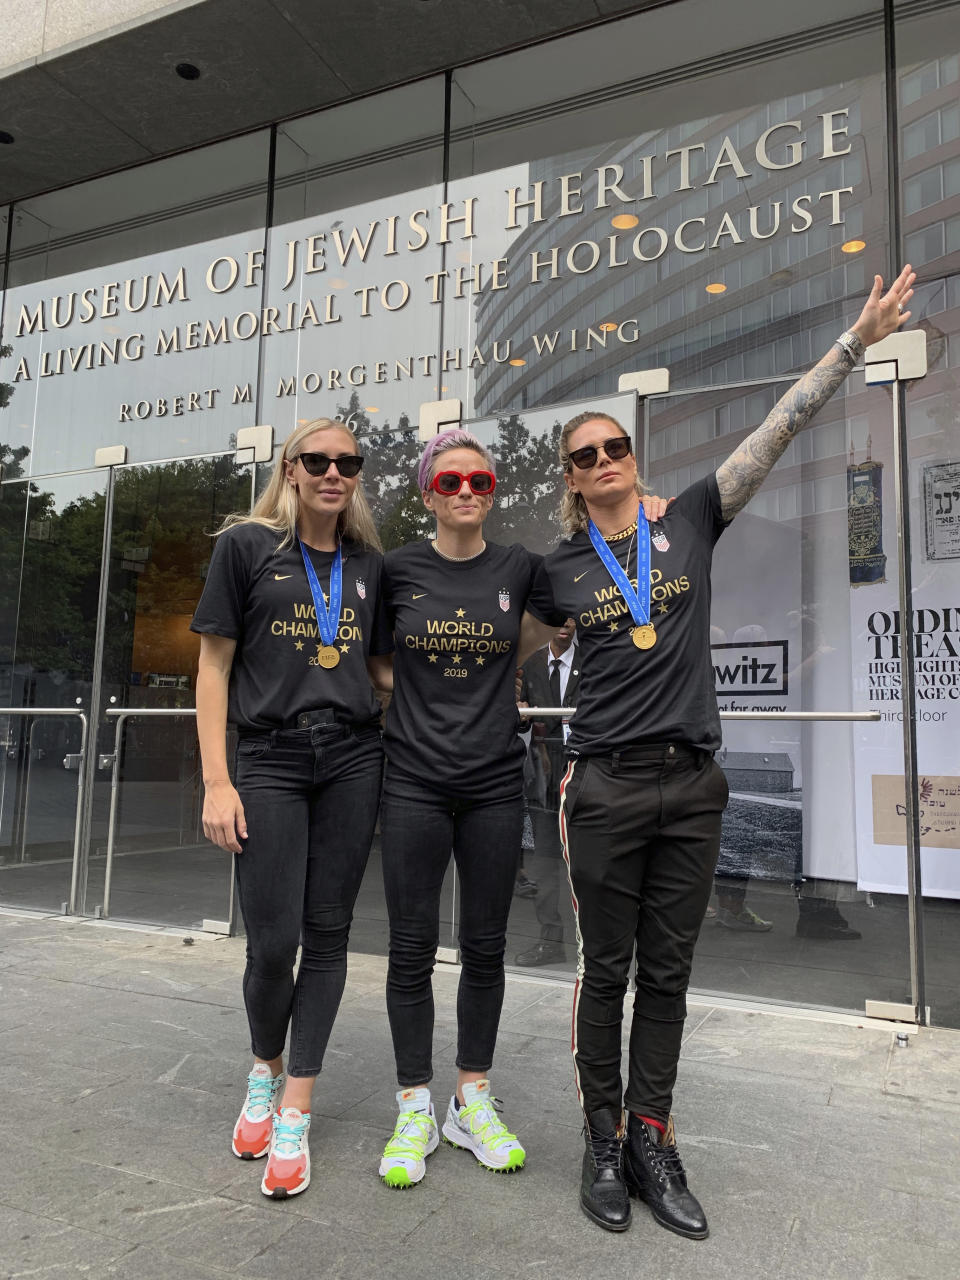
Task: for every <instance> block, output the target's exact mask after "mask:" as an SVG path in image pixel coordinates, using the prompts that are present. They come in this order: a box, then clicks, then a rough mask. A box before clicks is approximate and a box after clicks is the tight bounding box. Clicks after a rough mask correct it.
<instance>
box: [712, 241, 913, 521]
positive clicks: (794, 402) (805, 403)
mask: <svg viewBox="0 0 960 1280" xmlns="http://www.w3.org/2000/svg"><path fill="white" fill-rule="evenodd" d="M915 279H916V276H915V274H914V272H912V271H911V270H910V267H909V266H906V267H904V269H903V270H902V271H901V272H900V274H899V276H897V278H896V280H895V281H894V282H893V284H892V285H891V286H890V289H889V291H888V292H887V293H886V294H884V296H883V297H881V296H880V291H881V289H882V288H883V281H882V280H881V279H880V277H879V276H874V280H873V289H872V291H871V293H870V297H869V298H868V299H867V301H866V305H865V306H864V308H863V311H862V312H861V314H860V318H859V319H858V320H857V322H856V324H855V325H854V326H853V329H852V333H853V334H854V336H855V338H856V339H857V340H858V341H859V343H860V345H861V350H862V348H863V347H869V346H872V345H873V343H875V342H879V341H880V340H881V339H882V338H885V337H887V335H888V334H891V333H893V331H894V330H895V329H897V328H898V327H899V326H900V325H901V324H903V322H904V321H905V320H908V319H909V318H910V312H909V311H904V310H903V306H904V304H905V303H906V302H907V301H908V300H909V299H910V297H911V295H912V294H913V289H912V288H911V287H910V286H911V285H912V284H913V282H914V280H915ZM855 364H856V359H855V358H854V355H853V354H852V353H851V351H849V350H848V349H847V347H845V346H842V345H841V344H840V343H834V345H833V346H832V347H831V348H830V350H829V351H828V352H827V354H826V355H825V356H824V357H823V359H822V360H821V361H820V363H819V364H817V365H815V366H814V367H813V368H812V369H811V370H810V372H809V373H805V374H804V375H803V377H802V378H801V379H800V380H799V382H795V383H794V384H793V386H792V387H791V388H790V390H789V391H788V392H787V394H786V395H785V396H783V397H782V398H781V399H780V400H779V401H778V402H777V403H776V404H775V405H774V407H773V409H772V410H771V411H770V413H769V414H768V415H767V418H766V419H765V421H764V422H763V423H762V424H761V425H760V426H759V427H757V429H756V431H754V432H752V434H751V435H749V436H747V438H746V440H744V442H743V444H741V445H740V447H739V448H738V449H735V450H734V452H733V453H732V454H731V455H730V457H729V458H727V460H726V462H724V463H723V464H722V465H721V466H720V467H719V468H718V469H717V487H718V488H719V490H720V503H721V509H722V511H723V518H724V519H725V520H732V519H733V517H734V516H735V515H736V514H737V513H738V512H739V511H742V510H743V508H744V507H745V506H746V505H747V503H748V502H749V501H750V499H751V498H752V497H753V495H754V494H755V493H756V492H757V490H758V489H759V488H760V486H761V485H762V484H763V482H764V480H765V479H766V478H767V474H768V473H769V471H770V468H771V467H772V466H773V464H774V463H775V462H776V461H777V459H778V458H779V457H780V455H781V454H782V453H783V452H784V450H785V449H786V447H787V445H788V444H789V443H790V441H791V440H792V439H793V437H794V436H795V435H796V434H797V432H798V431H800V430H802V429H803V428H804V427H805V426H806V425H807V423H808V422H810V420H811V419H812V418H813V417H814V415H815V414H816V413H817V412H818V410H819V409H821V408H822V406H823V405H825V404H826V403H827V401H828V400H829V399H830V397H831V396H832V395H833V393H834V392H835V391H836V390H837V388H838V387H839V386H840V384H841V383H842V382H843V380H844V378H846V376H847V374H849V372H850V370H851V369H852V368H853V367H854V365H855Z"/></svg>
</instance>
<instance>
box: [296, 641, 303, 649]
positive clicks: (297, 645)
mask: <svg viewBox="0 0 960 1280" xmlns="http://www.w3.org/2000/svg"><path fill="white" fill-rule="evenodd" d="M294 648H295V649H302V648H303V641H302V640H298V641H297V643H296V644H295V645H294Z"/></svg>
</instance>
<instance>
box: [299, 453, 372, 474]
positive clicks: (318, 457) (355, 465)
mask: <svg viewBox="0 0 960 1280" xmlns="http://www.w3.org/2000/svg"><path fill="white" fill-rule="evenodd" d="M297 456H298V457H299V459H300V461H301V462H302V463H303V469H304V471H306V473H307V474H308V475H311V476H325V475H326V474H327V472H328V471H329V470H330V464H331V462H332V463H334V464H335V466H336V468H337V470H338V471H339V472H340V474H341V475H342V476H343V478H344V479H345V480H352V479H353V477H354V476H358V475H359V474H360V468H361V467H362V466H363V458H362V457H361V456H360V454H359V453H342V454H341V455H340V457H339V458H330V457H328V456H327V455H326V454H325V453H301V454H298V455H297ZM296 461H297V459H296V458H294V459H293V462H294V463H296Z"/></svg>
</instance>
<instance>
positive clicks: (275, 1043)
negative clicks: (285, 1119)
mask: <svg viewBox="0 0 960 1280" xmlns="http://www.w3.org/2000/svg"><path fill="white" fill-rule="evenodd" d="M382 771H383V751H382V748H381V746H380V732H379V730H378V729H375V728H374V729H366V730H360V731H356V732H354V731H353V730H351V729H348V728H347V727H346V726H344V725H315V726H313V727H312V728H310V729H278V730H274V731H273V732H270V733H263V734H256V735H246V736H244V737H243V738H241V740H240V744H239V746H238V748H237V790H238V792H239V793H240V799H241V800H242V801H243V808H244V813H245V815H246V819H247V830H248V832H249V835H248V838H247V840H246V841H245V842H244V846H243V852H242V853H240V854H237V855H236V866H237V885H238V887H239V893H240V910H241V912H242V913H243V922H244V925H245V926H246V930H247V967H246V971H245V972H244V975H243V999H244V1004H245V1005H246V1009H247V1019H248V1021H249V1023H250V1038H251V1046H252V1048H253V1053H254V1056H255V1057H258V1058H263V1059H265V1060H266V1061H268V1062H269V1061H272V1059H274V1058H278V1057H279V1056H280V1054H281V1053H282V1052H283V1047H284V1042H285V1040H286V1038H287V1028H288V1026H289V1028H290V1048H289V1057H288V1063H287V1072H288V1074H289V1075H291V1076H315V1075H318V1074H319V1072H320V1068H321V1066H322V1065H323V1055H324V1052H325V1050H326V1047H327V1041H328V1040H329V1038H330V1032H331V1030H332V1028H333V1022H334V1019H335V1018H336V1016H337V1010H338V1008H339V1007H340V999H341V997H342V995H343V988H344V984H345V982H346V976H347V940H348V938H349V935H350V922H351V919H352V917H353V905H354V903H355V902H356V899H357V893H358V892H359V890H360V882H361V880H362V879H363V872H364V868H365V867H366V865H367V857H368V855H369V853H370V843H371V841H372V839H373V829H374V824H375V822H376V817H377V803H378V800H379V796H380V778H381V774H382ZM301 942H302V947H303V950H302V952H301V955H300V967H299V969H298V971H297V976H296V981H294V975H293V967H294V964H295V962H296V958H297V947H298V945H300V944H301Z"/></svg>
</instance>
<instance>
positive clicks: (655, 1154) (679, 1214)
mask: <svg viewBox="0 0 960 1280" xmlns="http://www.w3.org/2000/svg"><path fill="white" fill-rule="evenodd" d="M623 1174H624V1178H625V1179H626V1183H627V1186H628V1188H629V1190H630V1194H631V1195H634V1196H637V1197H639V1199H641V1200H645V1201H646V1202H647V1204H648V1205H649V1206H650V1208H651V1210H652V1212H653V1216H654V1217H655V1218H656V1220H657V1222H659V1223H660V1225H661V1227H666V1228H667V1230H668V1231H676V1233H677V1235H681V1236H689V1237H690V1238H691V1239H692V1240H704V1239H705V1238H706V1237H707V1236H708V1235H709V1234H710V1229H709V1227H708V1226H707V1219H706V1215H705V1214H704V1212H703V1209H702V1208H701V1207H700V1201H699V1200H698V1199H697V1197H696V1196H695V1195H694V1194H693V1192H692V1191H690V1190H689V1189H688V1187H687V1175H686V1173H684V1170H683V1163H682V1161H681V1160H680V1153H679V1151H678V1150H677V1141H676V1134H675V1133H674V1130H673V1116H671V1117H670V1119H669V1121H668V1122H667V1131H666V1133H661V1132H660V1130H659V1129H658V1128H657V1127H656V1125H652V1124H646V1123H644V1121H643V1120H638V1119H637V1117H636V1116H635V1115H632V1114H631V1115H629V1116H628V1117H627V1137H626V1140H625V1141H624V1144H623Z"/></svg>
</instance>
